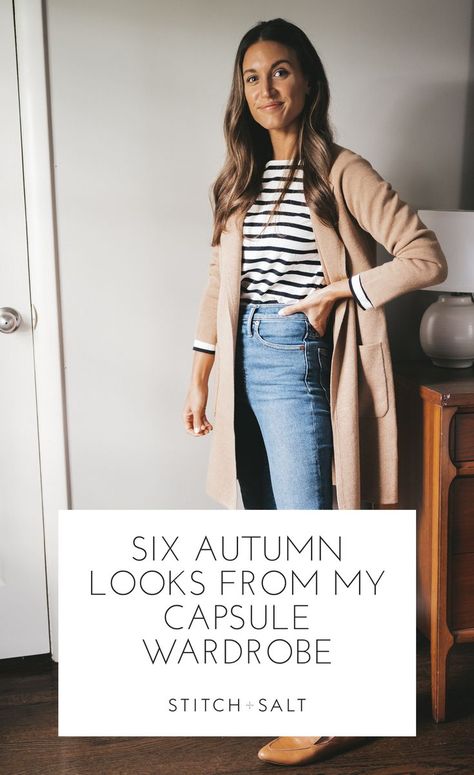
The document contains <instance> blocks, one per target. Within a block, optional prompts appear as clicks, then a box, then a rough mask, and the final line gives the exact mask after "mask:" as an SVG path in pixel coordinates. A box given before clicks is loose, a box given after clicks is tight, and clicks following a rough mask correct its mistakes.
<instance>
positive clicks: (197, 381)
mask: <svg viewBox="0 0 474 775" xmlns="http://www.w3.org/2000/svg"><path fill="white" fill-rule="evenodd" d="M214 360H215V357H214V353H203V352H199V351H198V350H194V359H193V370H192V375H191V387H194V388H199V389H202V388H207V386H208V382H209V375H210V373H211V370H212V367H213V365H214Z"/></svg>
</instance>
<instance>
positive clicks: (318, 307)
mask: <svg viewBox="0 0 474 775" xmlns="http://www.w3.org/2000/svg"><path fill="white" fill-rule="evenodd" d="M350 296H352V292H351V289H350V286H349V281H348V280H346V279H344V280H338V281H337V282H335V283H331V284H330V285H325V286H324V287H323V288H318V289H316V290H314V291H311V293H309V294H308V295H307V296H305V297H304V299H301V301H298V302H296V303H295V304H289V305H288V306H287V307H282V309H281V310H280V312H279V313H278V314H279V315H282V316H285V315H292V314H293V313H294V312H304V314H305V315H306V317H307V318H308V320H309V322H310V323H311V325H312V326H313V328H314V329H316V331H317V332H318V334H319V335H320V336H324V334H325V333H326V327H327V322H328V318H329V315H330V314H331V310H332V308H333V306H334V304H335V303H336V301H338V299H343V298H348V297H350Z"/></svg>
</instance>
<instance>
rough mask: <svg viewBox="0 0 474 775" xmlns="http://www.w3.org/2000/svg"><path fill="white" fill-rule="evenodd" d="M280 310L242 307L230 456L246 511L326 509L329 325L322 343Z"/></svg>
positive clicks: (301, 321)
mask: <svg viewBox="0 0 474 775" xmlns="http://www.w3.org/2000/svg"><path fill="white" fill-rule="evenodd" d="M284 306H287V305H285V304H273V303H272V304H257V303H255V304H254V303H251V304H241V306H240V310H239V321H238V327H237V342H236V353H235V415H234V428H235V452H236V462H237V479H238V481H239V485H240V490H241V494H242V502H243V505H244V508H245V509H331V508H332V468H331V466H332V454H333V441H332V427H331V414H330V406H329V399H330V396H329V375H330V367H331V356H332V317H330V321H329V324H328V329H327V331H326V332H325V335H324V336H323V337H321V336H320V335H319V334H318V333H317V331H316V330H315V329H314V328H313V326H312V325H311V324H310V322H309V320H308V318H307V317H306V315H305V314H304V313H303V312H295V313H293V314H292V315H288V316H285V317H281V316H278V311H279V310H280V309H281V308H282V307H284Z"/></svg>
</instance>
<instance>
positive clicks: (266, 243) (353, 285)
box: [193, 159, 373, 354]
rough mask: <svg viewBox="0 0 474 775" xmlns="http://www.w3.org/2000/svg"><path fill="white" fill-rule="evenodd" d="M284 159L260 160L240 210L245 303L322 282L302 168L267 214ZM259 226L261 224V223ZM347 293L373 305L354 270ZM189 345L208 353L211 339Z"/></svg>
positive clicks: (291, 296) (288, 298)
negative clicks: (259, 172) (255, 190)
mask: <svg viewBox="0 0 474 775" xmlns="http://www.w3.org/2000/svg"><path fill="white" fill-rule="evenodd" d="M289 167H290V161H289V160H285V159H283V160H282V159H272V160H270V161H268V162H267V163H266V165H265V170H264V173H263V180H262V187H261V189H260V192H259V194H258V196H257V198H256V200H255V201H254V203H253V204H252V205H251V206H250V207H249V209H248V210H247V212H246V214H245V218H244V223H243V235H242V268H241V284H240V298H241V302H243V303H244V304H245V303H259V304H265V303H270V302H273V303H279V304H293V303H295V302H297V301H298V300H300V299H302V298H304V297H305V296H307V295H308V293H310V292H311V291H313V290H314V289H316V288H323V287H324V286H325V281H324V273H323V269H322V265H321V261H320V258H319V251H318V247H317V244H316V238H315V234H314V231H313V228H312V224H311V216H310V212H309V208H308V206H307V204H306V200H305V196H304V192H303V168H302V166H299V167H298V168H297V169H296V171H295V177H294V179H293V180H292V182H291V185H290V187H289V189H288V191H287V192H286V194H285V196H284V198H283V199H282V201H281V202H280V205H279V207H278V209H277V210H276V211H275V212H274V213H273V215H272V218H271V221H270V223H269V224H267V225H265V224H266V223H267V220H268V216H269V214H270V211H271V209H272V207H273V205H274V204H275V202H276V201H277V199H278V197H279V195H280V193H281V191H282V189H283V185H284V182H285V178H284V176H286V175H287V174H288V170H289ZM263 227H265V228H263ZM348 280H349V287H350V290H351V293H352V295H353V297H354V299H355V301H356V302H357V304H358V305H359V306H360V307H361V308H362V309H364V310H367V309H372V308H373V304H372V302H371V301H370V299H369V297H368V296H367V294H366V293H365V291H364V288H363V285H362V282H361V279H360V275H359V274H356V275H353V276H352V277H349V278H348ZM193 350H198V351H199V352H205V353H210V354H214V352H215V350H216V344H215V343H213V342H202V341H201V340H200V339H195V340H194V344H193Z"/></svg>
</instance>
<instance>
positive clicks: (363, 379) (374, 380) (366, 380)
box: [358, 342, 388, 417]
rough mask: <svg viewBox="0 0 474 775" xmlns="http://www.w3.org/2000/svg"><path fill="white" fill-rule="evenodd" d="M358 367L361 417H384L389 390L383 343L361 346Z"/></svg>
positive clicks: (386, 410)
mask: <svg viewBox="0 0 474 775" xmlns="http://www.w3.org/2000/svg"><path fill="white" fill-rule="evenodd" d="M358 366H359V374H358V394H359V417H383V416H384V415H386V414H387V412H388V389H387V375H386V372H385V362H384V355H383V348H382V342H376V344H360V345H359V364H358Z"/></svg>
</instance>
